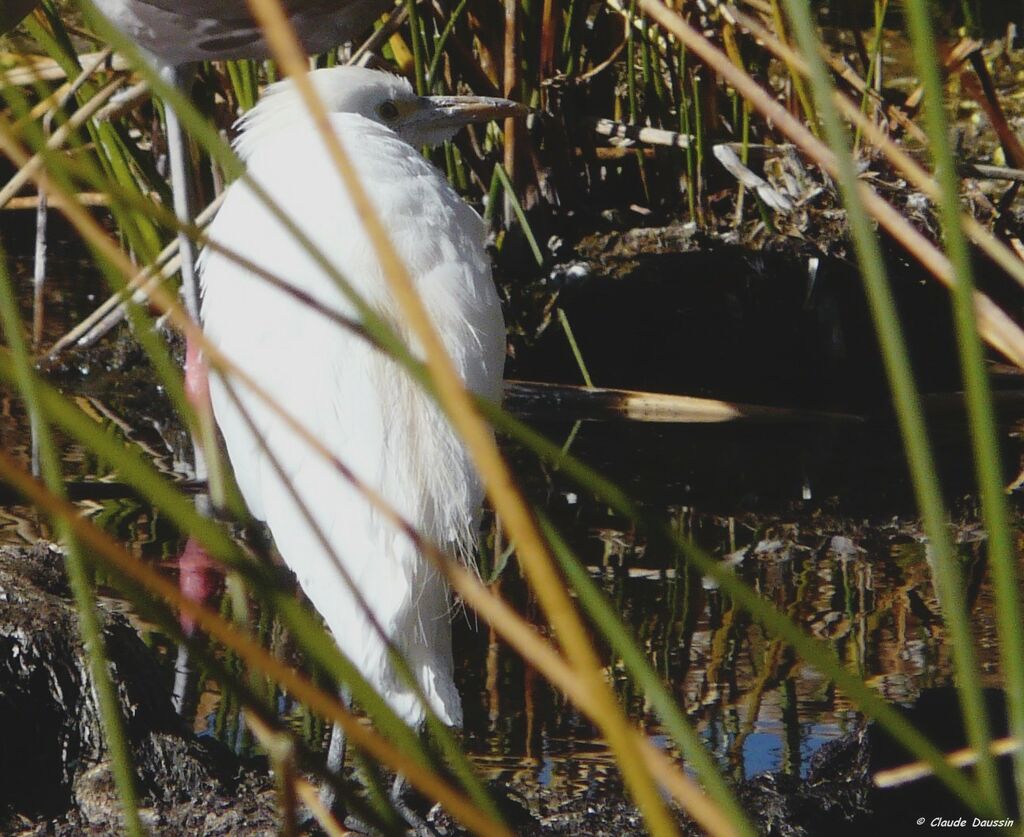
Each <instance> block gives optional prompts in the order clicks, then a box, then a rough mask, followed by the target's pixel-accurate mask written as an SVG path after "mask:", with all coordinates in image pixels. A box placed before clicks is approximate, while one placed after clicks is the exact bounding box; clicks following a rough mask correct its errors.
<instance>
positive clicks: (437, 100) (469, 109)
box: [424, 96, 530, 125]
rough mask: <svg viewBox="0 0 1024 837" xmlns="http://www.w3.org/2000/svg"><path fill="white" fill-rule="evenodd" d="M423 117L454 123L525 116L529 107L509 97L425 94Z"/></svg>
mask: <svg viewBox="0 0 1024 837" xmlns="http://www.w3.org/2000/svg"><path fill="white" fill-rule="evenodd" d="M424 101H425V104H426V108H425V111H426V113H425V114H424V118H426V119H428V120H430V121H434V120H437V121H438V122H447V123H449V124H454V125H468V124H470V123H471V122H489V121H491V120H492V119H509V118H514V117H517V116H526V114H528V113H529V112H530V109H529V108H528V107H526V105H521V104H519V102H513V101H512V100H511V99H494V98H490V97H488V96H425V97H424Z"/></svg>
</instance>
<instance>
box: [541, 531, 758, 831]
mask: <svg viewBox="0 0 1024 837" xmlns="http://www.w3.org/2000/svg"><path fill="white" fill-rule="evenodd" d="M537 517H538V519H539V520H540V524H541V528H542V530H543V532H544V536H545V537H546V538H547V540H548V543H549V544H550V545H551V551H552V554H554V556H555V559H556V560H557V561H558V565H559V567H561V569H562V572H563V573H565V576H566V578H567V579H568V580H569V583H570V585H572V588H573V590H575V591H576V595H577V596H578V597H579V599H580V603H581V604H582V605H583V607H584V609H585V610H586V612H587V614H588V615H589V616H590V618H591V619H592V620H593V621H594V623H595V625H596V626H597V628H598V630H600V632H601V634H602V635H603V636H604V637H605V639H607V640H608V642H609V643H610V644H611V647H612V648H613V649H614V651H615V653H616V654H618V655H619V656H620V657H621V658H622V662H623V663H625V666H626V670H627V671H628V672H629V675H630V677H631V678H632V680H633V682H635V683H636V685H637V686H638V687H639V688H640V689H641V690H642V691H643V694H644V696H645V697H646V699H647V700H648V701H649V702H650V704H651V706H653V707H654V711H655V712H656V713H657V714H658V717H659V718H660V719H661V722H662V723H663V724H664V725H665V728H666V729H667V730H668V732H669V734H670V735H671V736H672V739H673V740H674V741H675V743H676V746H677V747H679V751H680V753H682V755H683V758H685V759H686V763H687V764H688V765H689V767H691V768H692V769H693V770H694V772H696V774H697V776H698V777H699V778H700V780H701V782H702V783H703V785H704V788H705V790H707V792H708V794H709V795H710V796H711V798H712V799H713V800H714V801H715V802H716V803H717V804H718V805H719V806H720V807H721V809H722V812H723V813H724V814H725V815H726V816H727V817H729V818H730V819H731V820H732V824H733V825H734V826H735V828H736V831H737V833H739V834H743V835H754V834H756V833H757V832H756V830H755V829H754V828H753V826H752V825H751V824H750V821H749V820H748V819H747V816H746V814H745V813H744V812H743V809H742V808H740V806H739V805H738V804H737V802H736V799H735V797H734V796H733V794H732V792H731V791H730V789H729V786H728V785H727V784H726V783H725V780H724V779H723V777H722V774H721V772H720V771H719V769H718V766H717V765H716V764H715V761H714V759H713V758H712V757H711V755H710V754H709V753H708V750H707V748H706V747H705V746H704V743H703V742H702V741H701V739H700V737H699V736H698V735H697V733H696V732H695V731H694V729H693V727H692V726H691V725H690V723H689V721H688V720H687V719H686V715H685V714H684V713H683V712H682V710H681V709H680V708H679V704H678V703H677V701H676V699H675V697H673V695H672V693H671V692H670V691H669V689H668V688H667V687H666V686H665V683H664V682H663V681H662V679H661V678H660V677H659V676H658V673H657V672H656V671H655V670H654V668H653V666H651V663H650V661H649V660H648V659H647V657H646V656H645V654H644V652H643V651H642V650H641V648H640V646H639V645H638V644H637V642H636V640H635V638H634V637H633V636H631V634H630V630H629V628H628V627H627V626H626V624H625V623H624V622H623V621H622V618H621V617H620V616H619V614H618V612H617V611H616V609H615V608H614V607H613V606H612V605H611V604H609V602H608V599H607V598H606V597H605V595H604V594H603V593H602V592H601V589H600V588H599V587H598V586H597V585H596V584H595V583H594V580H593V579H592V578H591V577H590V575H589V574H588V573H587V571H586V568H584V567H583V565H582V564H581V563H580V561H579V558H577V557H576V555H574V554H573V552H572V549H571V548H570V547H569V545H568V544H567V543H566V541H565V539H564V538H562V536H561V535H560V534H559V533H558V531H557V530H556V529H555V527H554V526H553V525H552V524H551V521H550V520H548V519H547V517H546V516H545V515H544V514H543V513H541V512H540V511H538V512H537Z"/></svg>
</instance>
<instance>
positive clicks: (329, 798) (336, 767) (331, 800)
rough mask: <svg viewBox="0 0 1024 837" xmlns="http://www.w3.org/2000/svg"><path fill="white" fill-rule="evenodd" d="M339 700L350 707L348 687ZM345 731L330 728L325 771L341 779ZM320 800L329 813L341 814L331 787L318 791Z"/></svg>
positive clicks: (336, 726)
mask: <svg viewBox="0 0 1024 837" xmlns="http://www.w3.org/2000/svg"><path fill="white" fill-rule="evenodd" d="M338 696H339V697H340V698H341V702H342V703H343V704H344V705H345V708H346V709H348V708H349V707H351V706H352V694H351V692H350V691H349V689H348V687H347V686H345V687H342V689H341V691H340V692H339V695H338ZM347 743H348V742H347V740H346V736H345V730H344V729H342V727H341V725H340V724H334V726H333V727H331V743H330V744H328V746H327V771H328V772H329V773H330V774H331V775H332V776H338V777H339V778H340V777H341V771H342V769H343V768H344V767H345V749H346V747H345V745H346V744H347ZM320 799H321V800H322V801H323V803H324V805H325V806H326V807H327V809H328V810H329V811H331V813H333V814H335V815H337V814H340V813H341V812H340V811H338V810H336V809H337V806H338V797H337V794H336V793H335V791H334V787H333V786H332V785H324V786H323V788H322V789H321V791H320Z"/></svg>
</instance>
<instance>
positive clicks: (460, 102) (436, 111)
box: [245, 67, 528, 147]
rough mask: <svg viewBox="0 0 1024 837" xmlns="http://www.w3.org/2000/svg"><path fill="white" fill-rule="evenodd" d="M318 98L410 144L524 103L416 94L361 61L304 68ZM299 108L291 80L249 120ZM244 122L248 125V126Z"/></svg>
mask: <svg viewBox="0 0 1024 837" xmlns="http://www.w3.org/2000/svg"><path fill="white" fill-rule="evenodd" d="M309 78H310V80H311V81H312V82H313V85H314V86H315V87H316V90H317V92H318V93H319V94H320V98H321V99H322V100H323V102H324V105H325V106H326V107H327V110H328V111H329V112H331V113H355V114H358V115H359V116H362V117H364V118H366V119H371V120H373V121H374V122H378V123H380V124H381V125H384V126H386V127H388V128H390V129H391V130H393V131H394V132H395V133H396V134H398V136H399V137H401V138H402V139H403V140H405V141H406V142H408V143H409V144H410V145H412V146H416V147H418V146H422V145H431V146H432V145H438V144H440V143H442V142H444V141H445V140H448V139H451V138H452V137H453V136H454V135H455V134H456V132H458V130H459V129H460V128H462V127H464V126H465V125H468V124H470V123H471V122H488V121H490V120H492V119H505V118H508V117H514V116H522V115H524V114H526V113H527V112H528V109H527V108H526V107H524V106H523V105H520V104H518V103H517V102H513V101H510V100H508V99H495V98H489V97H485V96H418V95H416V92H415V91H414V90H413V89H412V85H410V84H409V82H408V80H406V79H405V78H403V77H401V76H396V75H392V74H390V73H384V72H381V71H379V70H369V69H366V68H364V67H330V68H328V69H323V70H315V71H313V72H312V73H310V74H309ZM293 107H298V108H302V104H301V102H299V100H298V95H297V93H296V91H295V89H294V86H293V85H292V83H291V82H290V81H285V82H281V83H279V84H276V85H274V86H273V87H271V88H270V89H269V90H268V94H267V95H266V96H264V98H263V99H262V100H261V102H260V104H258V105H257V106H256V108H255V109H254V111H253V117H254V118H253V120H250V119H246V120H245V121H246V122H248V123H250V126H251V122H252V121H259V120H260V119H261V114H259V113H258V112H259V111H261V110H263V111H264V113H263V114H262V117H264V118H265V117H268V116H270V113H267V111H271V110H272V111H275V112H276V113H275V115H278V116H279V115H282V114H283V113H285V112H287V113H294V111H293V110H292V108H293ZM250 126H247V127H250Z"/></svg>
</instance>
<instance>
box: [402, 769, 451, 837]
mask: <svg viewBox="0 0 1024 837" xmlns="http://www.w3.org/2000/svg"><path fill="white" fill-rule="evenodd" d="M408 787H409V783H408V782H407V781H406V778H405V777H404V776H403V775H402V774H401V773H397V774H395V781H394V782H392V783H391V804H392V805H394V806H395V810H396V811H398V813H399V814H401V815H402V819H404V820H405V821H406V823H408V825H409V827H410V828H411V829H412V830H413V831H414V832H416V834H418V835H419V834H426V835H437V837H440V835H438V833H437V829H435V828H434V826H432V825H431V824H430V823H429V822H427V821H426V820H425V819H424V818H423V817H421V816H420V815H419V814H417V813H416V812H415V811H414V810H413V809H412V808H411V807H410V806H409V803H408V802H406V801H405V792H406V790H407V789H408Z"/></svg>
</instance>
